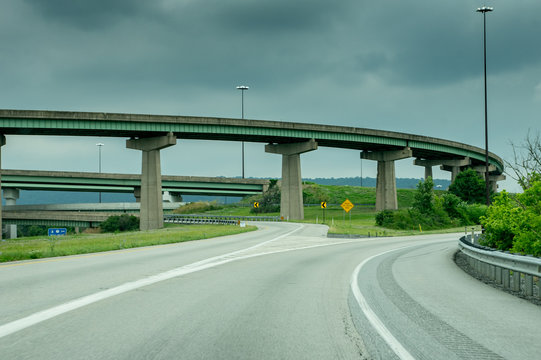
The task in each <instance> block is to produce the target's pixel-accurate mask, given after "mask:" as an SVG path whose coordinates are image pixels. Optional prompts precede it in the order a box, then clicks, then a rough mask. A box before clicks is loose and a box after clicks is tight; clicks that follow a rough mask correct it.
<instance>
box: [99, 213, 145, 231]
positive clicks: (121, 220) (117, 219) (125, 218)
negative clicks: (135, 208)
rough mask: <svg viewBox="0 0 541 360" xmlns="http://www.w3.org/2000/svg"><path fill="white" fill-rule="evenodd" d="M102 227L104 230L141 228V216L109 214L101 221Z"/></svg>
mask: <svg viewBox="0 0 541 360" xmlns="http://www.w3.org/2000/svg"><path fill="white" fill-rule="evenodd" d="M100 228H101V230H102V231H104V232H118V231H134V230H139V218H138V217H135V216H133V215H128V214H122V215H120V216H117V215H115V216H109V217H108V218H107V220H105V221H104V222H102V223H101V225H100Z"/></svg>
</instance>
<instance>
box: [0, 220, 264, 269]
mask: <svg viewBox="0 0 541 360" xmlns="http://www.w3.org/2000/svg"><path fill="white" fill-rule="evenodd" d="M168 225H169V224H168ZM256 229H257V228H256V227H255V226H247V227H245V228H241V227H238V226H235V225H173V226H166V227H165V228H164V229H160V230H154V231H144V232H140V231H134V232H125V233H118V234H78V235H67V236H64V237H58V238H56V239H51V238H49V237H46V236H36V237H28V238H21V239H13V240H6V241H2V242H0V262H6V261H17V260H27V259H39V258H46V257H54V256H67V255H76V254H87V253H94V252H101V251H110V250H120V249H129V248H135V247H141V246H150V245H162V244H170V243H178V242H184V241H191V240H200V239H206V238H212V237H218V236H225V235H232V234H239V233H242V232H247V231H253V230H256Z"/></svg>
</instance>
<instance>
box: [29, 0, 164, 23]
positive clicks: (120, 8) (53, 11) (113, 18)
mask: <svg viewBox="0 0 541 360" xmlns="http://www.w3.org/2000/svg"><path fill="white" fill-rule="evenodd" d="M23 1H24V2H25V3H27V4H28V5H29V6H31V7H33V8H34V9H35V11H36V12H37V13H38V14H39V15H40V16H41V17H43V18H44V19H46V20H47V21H52V22H59V23H61V24H64V25H66V26H69V27H73V28H80V29H85V30H90V29H101V28H102V27H103V26H111V25H114V23H116V22H117V21H118V20H119V19H125V18H129V17H133V16H137V15H140V14H145V13H146V15H148V13H150V12H152V11H153V10H154V9H155V4H156V3H155V2H153V1H145V0H95V1H86V0H47V1H40V0H23Z"/></svg>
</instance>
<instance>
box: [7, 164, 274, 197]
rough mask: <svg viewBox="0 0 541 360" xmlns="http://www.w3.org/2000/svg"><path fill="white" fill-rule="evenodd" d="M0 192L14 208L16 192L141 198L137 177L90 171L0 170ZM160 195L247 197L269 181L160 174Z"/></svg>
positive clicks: (136, 175)
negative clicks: (0, 189) (164, 193)
mask: <svg viewBox="0 0 541 360" xmlns="http://www.w3.org/2000/svg"><path fill="white" fill-rule="evenodd" d="M0 174H1V176H2V189H3V190H4V198H5V199H6V200H7V201H8V202H9V203H7V205H15V202H16V200H17V199H18V198H19V190H47V191H90V192H115V193H132V194H134V196H135V199H136V200H137V202H139V200H140V197H141V175H140V174H110V173H92V172H67V171H36V170H8V169H5V170H1V171H0ZM161 183H162V192H167V193H169V195H170V196H171V198H172V200H175V201H173V202H180V201H182V195H216V196H247V195H256V194H261V193H263V192H265V191H266V190H267V189H268V187H269V180H265V179H240V178H225V177H199V176H172V175H162V176H161Z"/></svg>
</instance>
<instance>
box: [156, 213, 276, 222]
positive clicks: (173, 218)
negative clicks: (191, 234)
mask: <svg viewBox="0 0 541 360" xmlns="http://www.w3.org/2000/svg"><path fill="white" fill-rule="evenodd" d="M163 218H164V221H165V222H172V223H177V224H237V222H238V221H280V220H281V219H280V217H278V216H233V215H181V214H178V215H177V214H165V215H164V216H163Z"/></svg>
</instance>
